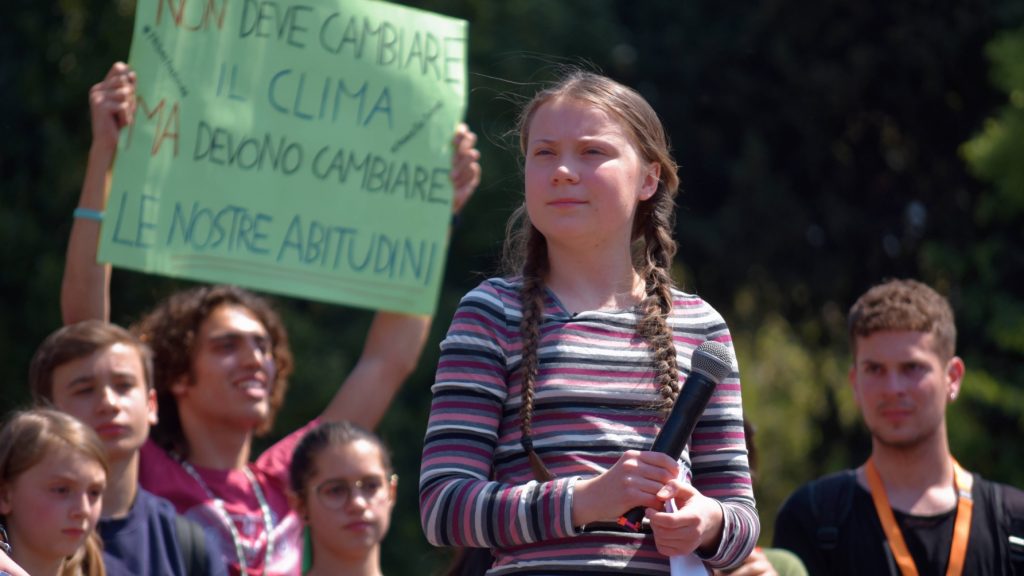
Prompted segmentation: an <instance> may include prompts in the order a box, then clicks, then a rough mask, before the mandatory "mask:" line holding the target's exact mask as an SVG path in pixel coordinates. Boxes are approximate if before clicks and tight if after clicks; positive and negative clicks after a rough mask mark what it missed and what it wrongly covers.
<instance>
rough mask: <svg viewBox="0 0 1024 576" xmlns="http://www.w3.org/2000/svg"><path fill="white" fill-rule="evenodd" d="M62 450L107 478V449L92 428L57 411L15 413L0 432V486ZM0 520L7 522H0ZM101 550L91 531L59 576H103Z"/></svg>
mask: <svg viewBox="0 0 1024 576" xmlns="http://www.w3.org/2000/svg"><path fill="white" fill-rule="evenodd" d="M61 448H68V449H71V450H74V451H76V452H79V453H80V454H82V455H84V456H85V457H87V458H89V459H90V460H93V461H94V462H96V463H97V464H99V465H100V467H102V468H103V472H104V474H109V473H110V469H109V467H108V465H107V456H106V448H105V447H104V446H103V443H102V442H101V441H100V439H99V437H98V436H96V432H94V431H93V429H92V428H90V427H88V426H86V425H85V424H83V423H81V422H79V421H78V420H76V419H75V418H74V417H72V416H69V415H67V414H65V413H63V412H60V411H58V410H51V409H48V408H36V409H33V410H25V411H22V412H15V413H14V414H13V415H11V416H10V417H9V418H8V419H7V421H6V422H5V423H4V426H3V429H0V486H7V485H8V484H10V483H12V482H14V481H15V480H16V479H17V478H18V476H21V475H22V474H24V473H25V472H26V471H27V470H29V469H30V468H32V467H33V466H35V465H37V464H39V462H41V461H42V460H43V458H44V457H45V456H46V455H47V454H50V453H53V452H54V451H57V450H59V449H61ZM0 520H6V519H5V518H0ZM102 550H103V546H102V544H101V543H100V538H99V535H98V534H97V533H96V531H95V530H93V532H92V534H90V535H89V537H88V538H87V539H86V541H85V545H84V546H82V547H81V548H80V549H79V550H78V552H76V553H75V554H74V555H73V556H71V557H70V558H68V559H66V560H65V561H64V565H63V566H62V567H61V571H60V574H61V576H80V575H82V574H87V575H88V576H104V574H106V571H105V569H104V567H103V558H102Z"/></svg>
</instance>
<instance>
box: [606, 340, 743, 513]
mask: <svg viewBox="0 0 1024 576" xmlns="http://www.w3.org/2000/svg"><path fill="white" fill-rule="evenodd" d="M730 372H732V354H730V353H729V349H728V348H727V347H726V346H725V345H724V344H722V343H720V342H712V341H711V340H708V341H707V342H704V343H703V344H701V345H700V346H697V349H696V350H694V351H693V356H692V357H691V359H690V375H689V376H687V378H686V382H684V383H683V387H682V389H681V390H680V391H679V396H677V397H676V403H675V405H674V406H672V412H671V413H670V414H669V415H668V418H667V419H666V420H665V425H664V426H662V427H661V430H660V431H659V432H658V436H657V437H656V438H655V439H654V444H652V445H651V450H650V451H651V452H661V453H663V454H668V455H669V456H671V457H673V458H675V459H677V460H678V459H679V456H680V455H682V453H683V447H684V446H686V443H687V442H688V441H689V440H690V435H691V434H693V429H694V428H695V427H696V426H697V420H699V419H700V415H701V414H702V413H703V412H704V408H706V407H707V405H708V402H709V401H710V400H711V395H712V394H714V392H715V387H716V386H718V383H719V382H721V381H722V380H724V379H725V377H726V376H728V375H729V373H730ZM643 519H644V507H643V506H637V507H636V508H633V509H632V510H630V511H629V512H626V513H625V514H624V515H623V516H621V517H620V518H619V521H618V523H619V525H620V526H625V527H626V528H629V529H631V530H633V531H634V532H635V531H639V530H640V523H641V522H642V521H643Z"/></svg>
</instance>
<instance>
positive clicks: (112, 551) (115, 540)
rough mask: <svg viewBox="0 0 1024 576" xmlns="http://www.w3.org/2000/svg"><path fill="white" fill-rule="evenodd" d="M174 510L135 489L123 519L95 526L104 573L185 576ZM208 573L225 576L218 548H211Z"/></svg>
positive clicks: (145, 492) (110, 519) (225, 572)
mask: <svg viewBox="0 0 1024 576" xmlns="http://www.w3.org/2000/svg"><path fill="white" fill-rule="evenodd" d="M176 516H177V513H176V512H175V511H174V506H173V505H172V504H171V503H170V502H168V501H167V500H164V499H163V498H160V497H159V496H154V495H153V494H150V493H149V492H147V491H145V490H143V489H142V488H139V491H138V494H136V496H135V503H134V504H132V507H131V509H130V510H129V511H128V515H127V516H125V517H124V518H104V519H101V520H100V521H99V523H98V525H97V527H96V531H97V532H98V533H99V535H100V538H101V539H102V540H103V561H104V564H105V566H106V569H107V575H108V576H120V575H121V574H125V575H131V576H148V575H154V576H157V575H158V576H188V575H187V574H186V571H185V570H186V569H185V566H184V560H183V559H182V557H181V549H180V548H179V547H178V533H177V529H176V526H175V517H176ZM206 543H207V554H208V555H209V557H210V560H209V566H210V574H211V575H215V576H226V575H227V566H226V565H225V564H224V561H223V559H222V558H221V554H220V551H219V550H215V549H211V548H210V546H211V545H212V541H211V539H209V538H207V539H206Z"/></svg>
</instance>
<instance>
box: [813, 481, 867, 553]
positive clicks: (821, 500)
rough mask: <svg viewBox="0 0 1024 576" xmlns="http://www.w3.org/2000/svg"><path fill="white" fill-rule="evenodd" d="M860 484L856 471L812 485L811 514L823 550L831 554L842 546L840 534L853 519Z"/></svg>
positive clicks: (819, 546) (820, 547)
mask: <svg viewBox="0 0 1024 576" xmlns="http://www.w3.org/2000/svg"><path fill="white" fill-rule="evenodd" d="M856 483H857V481H856V476H854V471H853V470H843V471H842V472H836V473H834V474H829V475H828V476H825V477H824V478H820V479H818V480H815V481H814V482H811V483H810V485H809V489H810V497H811V514H812V515H813V517H814V523H815V524H816V525H817V527H818V529H817V542H818V548H819V549H821V550H823V551H826V552H831V551H833V550H835V549H836V548H837V547H838V546H839V541H840V539H839V536H840V534H839V530H840V528H841V527H842V525H843V524H844V523H845V522H846V518H847V516H849V515H850V508H851V506H852V505H853V489H854V486H855V485H856Z"/></svg>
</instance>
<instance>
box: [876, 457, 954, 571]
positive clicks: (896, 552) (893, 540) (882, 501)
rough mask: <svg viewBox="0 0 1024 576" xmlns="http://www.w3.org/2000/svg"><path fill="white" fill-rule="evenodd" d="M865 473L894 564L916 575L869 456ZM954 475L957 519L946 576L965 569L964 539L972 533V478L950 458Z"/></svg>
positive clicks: (915, 568) (878, 476)
mask: <svg viewBox="0 0 1024 576" xmlns="http://www.w3.org/2000/svg"><path fill="white" fill-rule="evenodd" d="M864 472H865V474H866V475H867V479H868V486H869V487H870V488H871V499H872V500H873V501H874V503H875V512H877V513H878V519H879V520H881V521H882V530H884V531H885V537H886V539H887V540H888V541H889V547H890V548H892V555H893V556H895V559H896V565H897V566H899V568H900V572H901V573H902V574H903V576H918V573H917V566H916V565H915V564H914V558H913V557H912V556H911V555H910V550H909V549H908V548H907V543H906V541H905V540H903V533H902V532H901V531H900V527H899V525H898V524H896V517H895V516H894V515H893V513H892V506H890V505H889V496H888V495H887V494H886V493H885V486H884V485H883V484H882V477H881V476H880V475H879V474H878V468H876V467H875V462H874V461H873V460H872V459H871V458H868V461H867V463H866V464H865V465H864ZM953 474H954V482H955V485H956V491H957V504H956V522H955V524H954V525H953V542H952V543H951V544H950V547H949V565H948V566H947V567H946V576H960V574H961V573H962V572H963V570H964V558H965V557H966V556H967V541H968V539H969V538H970V535H971V514H973V512H974V500H972V499H971V487H972V486H973V484H974V477H973V476H971V474H970V473H969V472H967V471H966V470H964V469H963V468H962V467H961V466H960V464H959V463H958V462H957V461H956V460H953Z"/></svg>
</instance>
